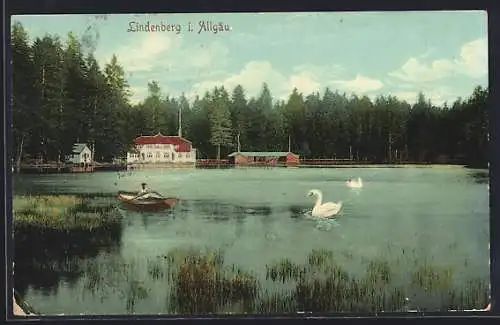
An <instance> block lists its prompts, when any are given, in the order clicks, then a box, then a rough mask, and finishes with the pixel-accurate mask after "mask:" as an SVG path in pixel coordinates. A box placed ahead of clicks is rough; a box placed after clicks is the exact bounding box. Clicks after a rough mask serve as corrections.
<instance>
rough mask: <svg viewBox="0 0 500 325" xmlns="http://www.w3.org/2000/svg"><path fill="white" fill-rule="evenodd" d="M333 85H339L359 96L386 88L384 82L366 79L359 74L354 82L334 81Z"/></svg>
mask: <svg viewBox="0 0 500 325" xmlns="http://www.w3.org/2000/svg"><path fill="white" fill-rule="evenodd" d="M332 83H333V84H336V85H338V86H339V87H340V88H342V89H345V90H348V91H350V92H355V93H358V94H363V93H368V92H372V91H375V90H379V89H381V88H382V87H384V84H383V83H382V81H380V80H378V79H372V78H369V77H365V76H362V75H361V74H358V75H357V76H356V78H354V79H352V80H334V81H333V82H332Z"/></svg>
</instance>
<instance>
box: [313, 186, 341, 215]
mask: <svg viewBox="0 0 500 325" xmlns="http://www.w3.org/2000/svg"><path fill="white" fill-rule="evenodd" d="M314 195H315V196H316V197H317V199H316V204H314V207H313V209H312V212H311V215H312V216H313V217H320V218H329V217H331V216H334V215H336V214H338V213H339V211H340V209H341V208H342V202H336V203H334V202H325V203H322V202H321V201H322V200H323V193H322V192H321V191H320V190H317V189H312V190H310V191H309V192H308V193H307V196H314Z"/></svg>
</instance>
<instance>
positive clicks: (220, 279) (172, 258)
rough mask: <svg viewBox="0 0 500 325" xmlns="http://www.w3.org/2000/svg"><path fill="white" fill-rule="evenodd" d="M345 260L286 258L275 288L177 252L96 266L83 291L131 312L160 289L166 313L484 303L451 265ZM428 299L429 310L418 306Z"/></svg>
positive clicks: (269, 274)
mask: <svg viewBox="0 0 500 325" xmlns="http://www.w3.org/2000/svg"><path fill="white" fill-rule="evenodd" d="M343 254H344V252H343V253H342V255H343ZM342 255H340V256H337V255H336V254H334V253H333V252H331V251H328V250H313V251H312V252H311V253H310V254H309V255H308V256H307V257H306V259H305V261H304V262H302V263H294V262H292V261H291V260H290V259H286V258H283V259H281V260H278V261H276V262H275V263H273V264H270V265H267V266H266V270H265V271H266V272H265V278H266V280H267V281H271V283H275V285H274V286H271V287H274V289H270V288H271V287H269V286H264V285H263V280H264V279H261V278H259V276H258V275H257V274H256V273H254V272H249V271H247V270H243V269H242V268H241V267H239V266H237V265H229V264H227V263H225V261H224V254H223V252H222V251H210V250H196V249H192V248H187V249H181V250H179V249H177V250H173V251H170V252H168V253H167V254H165V255H163V256H159V257H158V258H154V259H151V258H150V259H147V261H146V263H144V261H140V260H134V261H125V260H121V261H118V262H116V261H115V262H111V261H108V263H100V262H93V263H92V264H91V265H89V268H87V270H86V271H85V278H86V283H87V284H86V290H91V291H92V292H93V294H94V295H95V294H98V293H100V297H101V299H104V298H103V297H108V298H109V297H110V295H113V293H111V294H110V292H115V294H116V292H121V293H120V296H121V297H122V298H123V299H124V303H125V309H126V310H127V312H129V313H133V311H134V308H135V306H136V303H137V301H140V300H146V301H147V299H149V298H151V292H152V290H154V289H156V293H155V294H156V295H157V294H158V288H164V290H163V289H162V290H163V292H164V298H163V299H165V308H164V310H163V312H164V313H167V314H220V313H255V314H275V313H297V312H299V311H301V312H327V313H328V312H330V313H339V312H352V313H363V312H371V313H374V312H376V313H380V312H401V311H405V310H408V309H415V310H420V311H424V310H426V311H429V310H434V311H439V310H440V311H446V310H450V309H454V310H464V309H472V308H484V306H486V305H487V304H488V297H489V287H488V282H487V281H484V280H482V279H479V278H475V277H471V278H470V279H469V280H467V281H465V282H464V283H460V282H457V281H456V279H455V275H454V272H453V268H451V267H444V266H441V265H435V264H433V263H431V262H430V261H423V262H421V264H418V262H414V263H413V264H412V265H410V267H411V268H413V271H412V272H408V273H407V274H406V273H404V274H400V273H401V272H399V273H398V272H396V270H395V269H394V268H393V264H391V263H390V261H388V260H386V259H383V258H382V257H378V258H375V259H372V260H369V261H365V262H366V263H365V264H366V268H365V270H364V272H362V274H360V275H353V274H351V273H349V272H348V271H347V270H346V269H345V268H344V267H343V266H342V262H341V256H342ZM350 256H351V257H349V258H352V254H351V255H350ZM414 265H416V267H414ZM141 268H144V269H145V271H144V272H143V273H141V272H140V271H139V270H140V269H141ZM457 283H458V284H457ZM283 284H286V287H287V288H282V287H280V285H283ZM117 288H118V289H117ZM110 290H111V291H110ZM162 290H160V292H161V291H162ZM105 292H106V293H105ZM155 299H158V297H155ZM429 299H432V301H433V302H432V303H431V305H432V306H433V308H426V307H425V306H419V305H418V304H419V302H422V301H423V302H426V301H427V300H429ZM413 300H414V301H413ZM410 304H411V306H410ZM158 312H160V311H158Z"/></svg>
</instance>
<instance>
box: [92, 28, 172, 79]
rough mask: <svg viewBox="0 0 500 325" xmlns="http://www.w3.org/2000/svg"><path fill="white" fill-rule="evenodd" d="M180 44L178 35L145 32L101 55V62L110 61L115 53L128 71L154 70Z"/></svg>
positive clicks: (102, 63)
mask: <svg viewBox="0 0 500 325" xmlns="http://www.w3.org/2000/svg"><path fill="white" fill-rule="evenodd" d="M179 46H180V38H179V37H178V36H173V35H166V34H161V33H147V34H146V33H145V34H143V35H140V36H139V35H138V36H136V37H133V38H132V41H131V42H129V43H127V44H124V45H123V46H121V47H120V48H118V49H116V50H114V51H112V52H111V53H106V54H105V55H102V56H99V61H100V62H99V63H100V64H101V65H104V64H105V63H108V62H109V60H110V59H111V56H112V55H113V54H116V56H117V57H118V62H119V63H120V65H121V66H123V68H124V70H125V71H126V72H128V73H135V72H148V71H152V70H153V68H154V67H155V65H156V63H158V61H160V60H162V59H163V60H164V59H165V57H164V54H165V53H167V52H171V51H173V50H174V49H176V48H179Z"/></svg>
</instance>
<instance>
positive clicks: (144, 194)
mask: <svg viewBox="0 0 500 325" xmlns="http://www.w3.org/2000/svg"><path fill="white" fill-rule="evenodd" d="M138 195H140V196H141V199H147V198H148V197H150V196H151V190H150V189H149V188H148V184H146V183H142V184H141V190H140V191H139V193H138Z"/></svg>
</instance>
